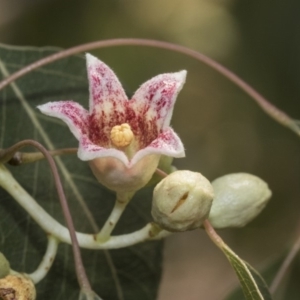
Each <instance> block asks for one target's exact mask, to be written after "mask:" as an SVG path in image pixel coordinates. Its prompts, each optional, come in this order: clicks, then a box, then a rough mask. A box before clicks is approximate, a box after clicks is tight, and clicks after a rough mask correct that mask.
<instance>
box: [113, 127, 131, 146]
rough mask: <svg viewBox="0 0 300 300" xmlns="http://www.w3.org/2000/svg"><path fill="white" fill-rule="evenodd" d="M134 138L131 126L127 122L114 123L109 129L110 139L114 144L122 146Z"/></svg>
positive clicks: (128, 143)
mask: <svg viewBox="0 0 300 300" xmlns="http://www.w3.org/2000/svg"><path fill="white" fill-rule="evenodd" d="M133 138H134V135H133V132H132V130H131V127H130V125H129V124H127V123H123V124H121V125H116V126H114V127H113V128H112V129H111V132H110V140H111V142H112V143H113V145H114V146H116V147H118V148H124V147H127V146H128V145H130V143H131V142H132V140H133Z"/></svg>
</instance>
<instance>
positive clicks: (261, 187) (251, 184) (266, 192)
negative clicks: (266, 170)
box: [208, 173, 272, 228]
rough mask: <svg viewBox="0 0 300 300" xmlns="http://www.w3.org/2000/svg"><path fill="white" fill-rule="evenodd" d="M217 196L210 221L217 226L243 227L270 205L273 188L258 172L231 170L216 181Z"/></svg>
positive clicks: (214, 183) (215, 190)
mask: <svg viewBox="0 0 300 300" xmlns="http://www.w3.org/2000/svg"><path fill="white" fill-rule="evenodd" d="M212 186H213V188H214V193H215V198H214V201H213V204H212V207H211V210H210V214H209V218H208V219H209V221H210V223H211V224H212V226H213V227H215V228H227V227H243V226H245V225H246V224H248V223H249V222H250V221H252V220H253V219H254V218H255V217H256V216H257V215H258V214H259V213H260V212H261V211H262V210H263V209H264V207H265V206H266V204H267V202H268V200H269V199H270V197H271V195H272V192H271V191H270V189H269V187H268V185H267V184H266V183H265V182H264V181H263V180H262V179H260V178H258V177H257V176H254V175H251V174H247V173H236V174H228V175H225V176H222V177H220V178H217V179H216V180H214V181H213V182H212Z"/></svg>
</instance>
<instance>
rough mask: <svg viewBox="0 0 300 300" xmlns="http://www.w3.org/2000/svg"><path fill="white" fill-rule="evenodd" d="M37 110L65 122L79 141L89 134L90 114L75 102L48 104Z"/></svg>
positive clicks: (40, 106)
mask: <svg viewBox="0 0 300 300" xmlns="http://www.w3.org/2000/svg"><path fill="white" fill-rule="evenodd" d="M37 108H38V109H39V110H40V111H41V112H42V113H43V114H45V115H47V116H51V117H55V118H58V119H61V120H62V121H64V122H65V123H66V124H67V125H68V126H69V128H70V130H71V132H72V133H73V134H74V136H75V137H76V138H77V139H78V140H79V139H80V137H81V136H82V135H84V134H87V133H88V112H87V111H86V110H85V109H84V108H83V107H82V106H81V105H80V104H78V103H76V102H74V101H58V102H48V103H46V104H43V105H39V106H38V107H37Z"/></svg>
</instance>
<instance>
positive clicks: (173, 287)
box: [0, 0, 300, 300]
mask: <svg viewBox="0 0 300 300" xmlns="http://www.w3.org/2000/svg"><path fill="white" fill-rule="evenodd" d="M299 13H300V2H299V1H296V0H286V1H276V0H275V1H274V0H273V1H270V0H252V1H237V0H224V1H220V0H219V1H218V0H206V1H205V0H160V1H159V0H152V1H146V0H145V1H142V0H110V1H109V0H106V1H105V0H97V1H96V0H86V1H82V0H73V1H71V0H64V1H58V0H9V1H7V0H6V1H5V0H0V42H1V43H5V44H13V45H31V46H49V45H51V46H58V47H63V48H67V47H71V46H75V45H78V44H82V43H85V42H89V41H94V40H101V39H111V38H119V37H139V38H151V39H159V40H164V41H169V42H174V43H178V44H181V45H184V46H188V47H190V48H192V49H195V50H198V51H201V52H203V53H205V54H207V55H209V56H211V57H213V58H214V59H216V60H217V61H219V62H221V63H222V64H224V65H225V66H227V67H228V68H229V69H231V70H233V71H234V72H235V73H237V74H238V75H239V76H240V77H241V78H243V79H244V80H245V81H247V82H248V83H250V84H251V85H252V86H253V87H255V88H256V89H257V90H258V91H259V92H260V93H261V94H263V95H264V96H265V97H267V99H269V100H270V101H271V102H272V103H274V104H275V105H276V106H278V107H279V108H281V109H282V110H283V111H285V112H286V113H288V114H289V115H291V116H292V117H294V118H296V119H297V118H298V119H300V110H299V107H300V101H299V98H300V85H299V83H298V82H299V79H300V78H299V77H300V35H299V27H300V18H299ZM94 53H95V54H96V55H98V56H99V58H100V59H101V60H103V61H105V62H106V63H107V64H108V65H110V66H111V67H112V68H113V69H114V70H115V71H116V73H117V74H118V76H119V77H120V80H121V82H122V83H123V84H124V86H125V87H126V89H127V92H128V93H129V94H131V93H133V92H134V91H135V89H136V88H137V87H138V86H139V85H140V84H141V83H143V82H144V81H145V80H147V79H149V78H150V77H151V76H154V75H157V74H159V73H163V72H173V71H177V70H180V69H186V70H188V78H187V83H186V85H185V87H184V89H183V91H182V92H181V94H180V96H179V98H178V102H177V103H176V107H175V111H174V116H173V120H172V126H173V127H174V129H175V130H176V132H178V134H179V135H180V137H181V138H182V140H183V142H184V144H185V147H186V154H187V157H186V158H184V159H180V160H176V161H175V165H176V166H177V167H178V168H180V169H191V170H195V171H200V172H201V173H203V174H204V175H205V176H206V177H208V178H209V179H211V180H212V179H214V178H216V177H218V176H221V175H224V174H227V173H233V172H248V173H253V174H255V175H258V176H260V177H261V178H263V179H264V180H265V181H266V182H268V184H269V185H270V187H271V189H272V191H273V197H272V200H271V201H270V203H269V205H268V206H267V208H266V209H265V211H264V212H263V213H262V214H261V215H260V216H259V217H258V218H257V219H256V220H255V221H253V222H252V223H251V224H249V225H248V226H247V227H246V228H243V229H239V230H224V231H223V232H221V235H222V236H223V237H224V239H225V240H226V241H227V242H228V244H229V245H230V246H231V247H232V248H233V249H234V250H235V251H236V252H237V253H238V254H239V255H240V256H241V257H243V258H244V259H246V260H247V261H249V262H250V263H251V264H253V265H254V266H256V267H257V268H259V269H263V268H264V267H265V266H266V265H267V264H268V263H271V262H272V260H273V259H276V257H278V256H280V255H282V253H284V251H286V250H287V249H288V247H289V246H290V245H291V244H292V242H293V240H294V239H295V237H296V235H297V234H299V229H300V224H299V222H300V219H299V216H300V184H299V178H300V158H299V150H300V140H299V137H297V136H296V135H295V134H294V133H292V132H290V131H289V130H288V129H285V128H283V127H281V126H280V125H278V124H277V123H276V122H275V121H273V120H272V119H270V118H269V117H268V116H267V115H265V114H264V113H263V112H262V111H261V110H260V109H259V108H258V106H257V105H256V104H255V103H254V102H253V101H252V99H250V98H249V97H248V96H247V95H245V94H244V93H243V92H241V91H240V90H239V89H238V88H237V87H235V86H234V85H233V84H232V83H230V82H229V81H228V80H227V79H225V78H224V77H222V76H220V75H219V74H217V73H216V72H215V71H213V70H211V69H209V68H208V67H206V66H204V65H203V64H201V63H199V62H197V61H195V60H193V59H191V58H188V57H185V56H183V55H180V54H176V53H171V52H169V51H165V50H159V49H147V48H144V47H118V48H109V49H103V50H98V51H95V52H94ZM165 255H166V256H165V258H166V259H165V272H164V276H163V282H162V286H161V290H160V300H169V299H173V300H177V299H178V300H179V299H185V300H196V299H203V298H205V299H210V300H214V299H215V300H220V299H223V298H224V296H225V295H226V293H228V292H229V291H230V290H231V288H233V287H234V285H235V284H236V279H235V275H234V274H233V271H232V270H231V269H230V268H229V265H228V263H227V261H226V260H225V258H224V257H223V256H222V254H221V253H220V252H219V250H218V249H216V248H215V247H214V246H213V245H212V244H211V243H210V241H208V238H207V237H206V236H205V234H204V232H202V231H200V230H199V231H195V232H189V233H185V234H178V235H176V236H173V237H171V238H169V239H168V241H167V243H166V250H165ZM294 265H295V266H294V268H293V269H292V271H291V272H290V275H291V276H290V278H291V279H292V280H290V281H286V283H285V286H286V288H287V289H288V290H290V291H291V292H290V294H289V295H288V298H286V296H281V297H285V298H280V296H278V297H277V298H278V299H288V300H293V299H295V300H296V299H300V288H299V287H298V284H297V276H296V275H297V274H298V273H299V271H298V268H297V263H295V264H294ZM298 265H299V261H298ZM293 275H294V276H293ZM293 278H294V280H293ZM298 278H299V277H298ZM281 293H282V295H284V291H283V288H282V291H281ZM279 294H280V293H279ZM285 295H286V294H285Z"/></svg>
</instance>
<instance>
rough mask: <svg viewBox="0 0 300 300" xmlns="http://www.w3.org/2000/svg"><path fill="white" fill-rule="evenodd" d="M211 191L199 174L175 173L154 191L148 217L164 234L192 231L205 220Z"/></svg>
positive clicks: (209, 206)
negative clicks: (150, 217) (150, 215)
mask: <svg viewBox="0 0 300 300" xmlns="http://www.w3.org/2000/svg"><path fill="white" fill-rule="evenodd" d="M213 197H214V195H213V188H212V186H211V184H210V182H209V181H208V180H207V179H206V178H205V177H204V176H202V175H201V174H200V173H195V172H191V171H175V172H174V173H172V174H170V175H168V176H167V177H166V178H164V179H163V180H162V181H161V182H160V183H159V184H158V185H157V186H156V187H155V189H154V192H153V201H152V211H151V213H152V216H153V218H154V220H155V222H156V223H157V224H158V225H159V226H161V227H162V228H164V229H166V230H168V231H186V230H193V229H196V228H198V227H200V226H201V225H202V222H203V221H204V220H205V219H206V218H207V216H208V214H209V210H210V208H211V204H212V200H213Z"/></svg>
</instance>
